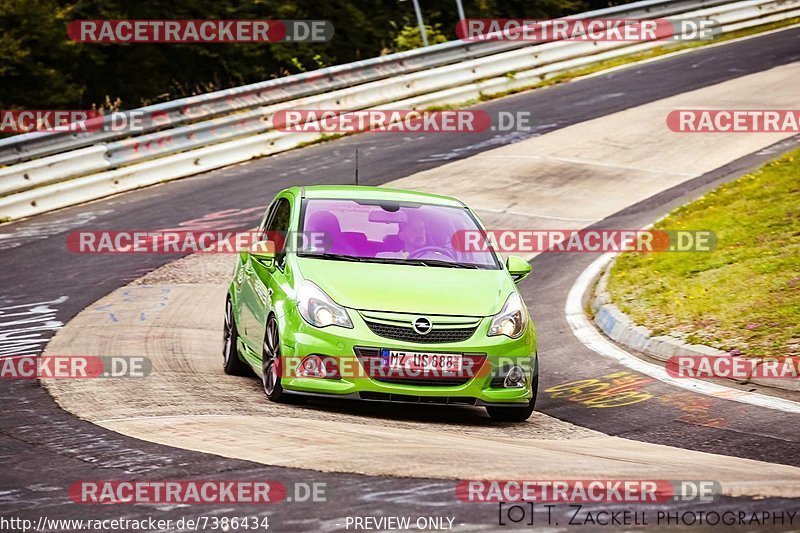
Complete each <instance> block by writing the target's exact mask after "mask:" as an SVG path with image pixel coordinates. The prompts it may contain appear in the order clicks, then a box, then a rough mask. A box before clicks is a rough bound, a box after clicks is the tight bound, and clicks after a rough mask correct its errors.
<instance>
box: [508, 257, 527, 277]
mask: <svg viewBox="0 0 800 533" xmlns="http://www.w3.org/2000/svg"><path fill="white" fill-rule="evenodd" d="M506 269H507V270H508V273H509V274H511V277H512V278H514V283H519V282H520V281H522V280H523V279H525V278H526V277H528V274H530V273H531V264H530V263H528V262H527V261H526V260H525V259H523V258H522V257H520V256H518V255H509V256H508V259H506Z"/></svg>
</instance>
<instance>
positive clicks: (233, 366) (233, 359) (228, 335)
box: [222, 297, 250, 376]
mask: <svg viewBox="0 0 800 533" xmlns="http://www.w3.org/2000/svg"><path fill="white" fill-rule="evenodd" d="M238 340H239V332H238V331H237V330H236V320H235V319H234V318H233V303H232V302H231V299H230V297H228V298H227V299H226V300H225V325H224V328H223V331H222V368H223V369H224V370H225V373H226V374H230V375H231V376H246V375H248V374H250V368H249V367H248V366H247V365H245V364H244V363H243V362H242V360H241V359H239V349H238V348H237V347H236V343H237V341H238Z"/></svg>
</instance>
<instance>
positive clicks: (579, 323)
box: [564, 253, 800, 413]
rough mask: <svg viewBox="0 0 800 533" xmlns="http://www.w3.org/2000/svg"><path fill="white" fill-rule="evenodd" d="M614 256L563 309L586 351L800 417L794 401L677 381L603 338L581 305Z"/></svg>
mask: <svg viewBox="0 0 800 533" xmlns="http://www.w3.org/2000/svg"><path fill="white" fill-rule="evenodd" d="M614 255H615V254H613V253H606V254H603V255H602V256H600V257H599V258H598V259H597V260H596V261H594V262H593V263H592V264H591V265H589V267H588V268H587V269H586V270H584V271H583V272H582V273H581V275H580V276H578V279H576V280H575V283H574V284H573V285H572V288H571V289H570V291H569V295H568V296H567V303H566V306H565V308H564V312H565V314H566V317H567V322H568V323H569V326H570V328H572V333H573V334H574V335H575V336H576V337H577V338H578V340H579V341H581V342H582V343H583V344H584V345H585V346H586V347H587V348H589V349H590V350H592V351H594V352H597V353H599V354H600V355H603V356H605V357H609V358H611V359H614V360H615V361H617V362H619V363H621V364H623V365H625V366H627V367H628V368H632V369H633V370H636V371H637V372H641V373H642V374H647V375H648V376H650V377H654V378H656V379H658V380H660V381H663V382H665V383H668V384H670V385H673V386H675V387H680V388H682V389H687V390H690V391H692V392H696V393H699V394H705V395H707V396H713V397H714V398H720V399H724V400H733V401H735V402H740V403H746V404H750V405H755V406H758V407H766V408H767V409H775V410H777V411H784V412H787V413H800V403H798V402H793V401H791V400H784V399H783V398H776V397H774V396H767V395H765V394H759V393H757V392H748V391H741V390H738V389H734V388H731V387H725V386H723V385H717V384H716V383H711V382H708V381H702V380H699V379H691V378H674V377H672V376H670V375H669V374H667V371H666V369H665V368H664V367H663V366H661V365H657V364H653V363H648V362H647V361H644V360H642V359H639V358H638V357H635V356H633V355H631V354H630V353H628V352H626V351H625V350H623V349H622V348H620V347H619V346H617V345H616V344H614V343H613V342H611V341H610V340H609V339H607V338H606V337H604V336H603V335H602V334H601V333H600V332H599V331H598V330H597V329H596V328H595V327H594V325H593V324H592V323H591V322H590V321H589V318H588V317H587V316H586V313H585V312H584V310H583V304H582V301H583V295H584V294H586V292H587V291H588V290H590V289H591V284H592V281H593V280H594V279H595V278H596V277H597V276H598V275H599V274H600V272H602V271H603V268H605V266H606V265H607V264H608V263H609V262H610V261H611V259H612V258H613V257H614Z"/></svg>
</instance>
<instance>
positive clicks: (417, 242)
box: [397, 217, 428, 259]
mask: <svg viewBox="0 0 800 533" xmlns="http://www.w3.org/2000/svg"><path fill="white" fill-rule="evenodd" d="M397 237H398V238H399V239H400V241H401V242H402V243H403V244H402V246H401V247H400V255H401V256H402V257H403V259H407V258H408V256H409V255H411V254H412V253H414V252H415V251H417V250H419V249H420V248H422V247H423V246H425V245H426V244H427V243H428V232H427V230H426V228H425V223H424V222H423V221H422V219H421V218H417V217H413V218H412V217H409V219H408V220H407V221H406V222H403V223H401V224H399V227H398V231H397Z"/></svg>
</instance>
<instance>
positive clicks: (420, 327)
mask: <svg viewBox="0 0 800 533" xmlns="http://www.w3.org/2000/svg"><path fill="white" fill-rule="evenodd" d="M411 326H412V327H413V328H414V331H416V332H417V333H419V334H420V335H427V334H428V333H430V332H431V329H432V328H433V324H431V321H430V320H428V319H427V318H425V317H424V316H421V317H419V318H415V319H414V321H413V322H412V323H411Z"/></svg>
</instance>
